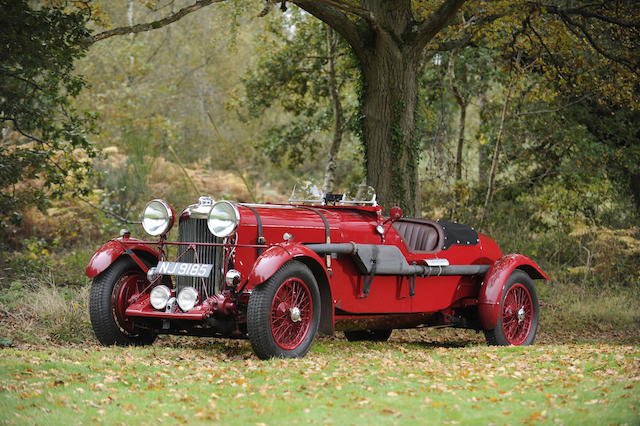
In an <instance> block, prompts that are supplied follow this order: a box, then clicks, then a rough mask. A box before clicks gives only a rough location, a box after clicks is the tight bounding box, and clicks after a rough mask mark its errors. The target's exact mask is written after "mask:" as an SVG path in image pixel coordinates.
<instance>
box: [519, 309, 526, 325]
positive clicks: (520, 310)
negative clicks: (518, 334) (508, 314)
mask: <svg viewBox="0 0 640 426" xmlns="http://www.w3.org/2000/svg"><path fill="white" fill-rule="evenodd" d="M524 317H525V315H524V306H523V307H522V308H520V309H519V310H518V323H521V322H522V321H524Z"/></svg>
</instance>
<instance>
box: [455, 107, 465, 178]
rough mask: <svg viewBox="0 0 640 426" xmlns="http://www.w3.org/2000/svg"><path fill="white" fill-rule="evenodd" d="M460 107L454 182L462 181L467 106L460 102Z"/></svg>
mask: <svg viewBox="0 0 640 426" xmlns="http://www.w3.org/2000/svg"><path fill="white" fill-rule="evenodd" d="M458 106H459V107H460V118H459V119H458V121H459V124H458V126H459V127H458V147H457V149H456V180H462V151H463V148H464V126H465V122H466V121H467V105H466V104H465V103H464V102H462V103H460V104H458Z"/></svg>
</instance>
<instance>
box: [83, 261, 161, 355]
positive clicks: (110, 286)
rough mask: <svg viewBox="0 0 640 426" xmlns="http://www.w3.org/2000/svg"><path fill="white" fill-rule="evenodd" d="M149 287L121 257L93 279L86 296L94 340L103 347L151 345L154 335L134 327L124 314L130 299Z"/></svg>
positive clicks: (134, 266)
mask: <svg viewBox="0 0 640 426" xmlns="http://www.w3.org/2000/svg"><path fill="white" fill-rule="evenodd" d="M148 284H149V282H148V281H147V277H146V276H145V274H144V273H143V272H142V270H140V268H139V267H138V265H137V264H136V263H135V262H134V261H133V260H132V259H131V258H130V257H128V256H127V257H121V258H119V259H118V260H116V261H115V262H114V263H113V264H111V266H109V267H108V268H107V269H106V270H105V271H104V272H102V273H101V274H100V275H98V276H97V277H96V278H95V279H94V280H93V285H92V286H91V293H90V296H89V317H90V318H91V326H92V327H93V331H94V332H95V334H96V338H97V339H98V341H99V342H100V343H102V344H103V345H105V346H111V345H117V346H131V345H135V346H143V345H150V344H152V343H153V342H154V341H155V340H156V337H157V333H156V332H154V331H152V330H145V329H141V328H139V327H137V326H136V325H135V324H134V322H133V321H132V319H131V318H129V317H127V316H126V315H125V311H126V309H127V307H128V306H129V299H131V297H132V296H133V295H135V294H139V293H140V292H142V290H144V288H145V287H146V286H147V285H148Z"/></svg>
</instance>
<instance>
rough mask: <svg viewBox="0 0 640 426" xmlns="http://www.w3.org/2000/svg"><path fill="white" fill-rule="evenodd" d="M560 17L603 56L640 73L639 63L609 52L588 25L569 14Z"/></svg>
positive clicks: (573, 31) (576, 34) (572, 30)
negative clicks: (577, 30) (593, 35)
mask: <svg viewBox="0 0 640 426" xmlns="http://www.w3.org/2000/svg"><path fill="white" fill-rule="evenodd" d="M560 18H561V19H562V20H563V22H564V23H565V25H566V26H567V28H569V30H570V31H571V32H572V33H573V34H574V35H575V36H576V37H578V38H584V39H585V40H586V41H587V43H588V44H589V46H591V47H592V48H593V49H594V50H595V51H596V52H598V53H599V54H601V55H602V56H603V57H605V58H607V59H609V60H610V61H612V62H616V63H618V64H620V65H622V66H624V67H625V68H627V69H628V70H629V71H631V72H632V73H634V74H636V75H637V74H639V70H638V65H637V64H633V63H632V62H629V61H628V60H627V59H625V58H621V57H619V56H616V55H613V54H611V53H609V52H607V51H606V50H605V49H604V48H602V47H601V46H600V45H599V44H598V43H597V42H596V40H595V39H594V38H593V37H592V36H591V34H590V33H589V31H588V30H587V27H586V25H584V24H580V23H577V22H575V21H573V20H572V19H571V18H570V17H569V16H567V15H564V14H560ZM572 27H577V28H578V29H579V30H580V32H581V33H582V35H583V37H580V34H578V33H577V32H576V31H575V29H574V28H572Z"/></svg>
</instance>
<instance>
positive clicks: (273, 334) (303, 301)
mask: <svg viewBox="0 0 640 426" xmlns="http://www.w3.org/2000/svg"><path fill="white" fill-rule="evenodd" d="M319 322H320V290H319V288H318V284H317V282H316V279H315V277H314V275H313V273H312V272H311V270H309V268H308V267H307V266H306V265H305V264H303V263H301V262H298V261H295V260H292V261H289V262H287V263H285V264H284V265H283V266H282V267H281V268H280V269H279V270H278V271H277V272H276V273H275V274H274V275H273V276H272V277H271V278H269V279H268V280H266V281H265V282H264V283H262V284H259V285H257V286H256V287H254V288H253V289H252V290H251V296H250V297H249V305H248V306H247V335H248V336H249V341H250V342H251V346H252V347H253V350H254V352H255V353H256V355H258V357H259V358H261V359H268V358H274V357H277V358H298V357H302V356H304V355H305V354H306V353H307V352H308V351H309V348H310V347H311V344H312V343H313V339H314V338H315V335H316V332H317V331H318V324H319Z"/></svg>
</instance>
